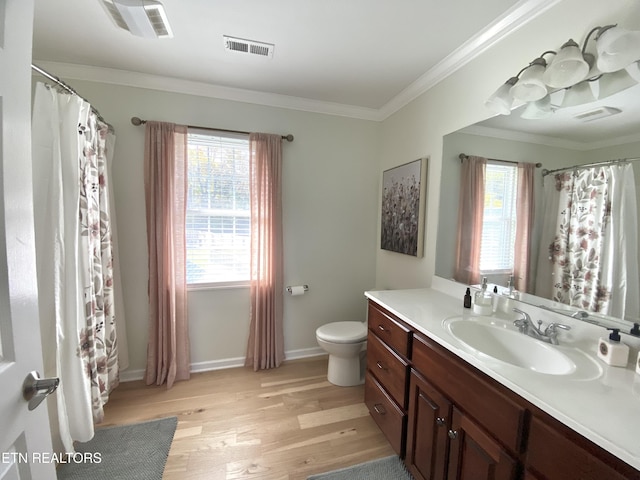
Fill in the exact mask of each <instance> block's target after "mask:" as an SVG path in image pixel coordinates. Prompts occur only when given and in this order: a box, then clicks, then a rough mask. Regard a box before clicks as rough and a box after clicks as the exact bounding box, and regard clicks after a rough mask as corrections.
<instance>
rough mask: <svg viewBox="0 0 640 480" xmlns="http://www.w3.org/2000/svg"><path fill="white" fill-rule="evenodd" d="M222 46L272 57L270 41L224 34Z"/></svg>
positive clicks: (250, 53) (239, 51)
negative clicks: (265, 41) (257, 40)
mask: <svg viewBox="0 0 640 480" xmlns="http://www.w3.org/2000/svg"><path fill="white" fill-rule="evenodd" d="M222 38H223V40H224V48H225V50H228V51H230V52H237V53H246V54H249V55H256V56H259V57H265V58H272V57H273V48H274V45H273V44H272V43H264V42H256V41H254V40H245V39H244V38H236V37H229V36H227V35H224V36H223V37H222Z"/></svg>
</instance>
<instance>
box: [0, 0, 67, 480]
mask: <svg viewBox="0 0 640 480" xmlns="http://www.w3.org/2000/svg"><path fill="white" fill-rule="evenodd" d="M33 8H34V4H33V0H0V392H1V393H0V479H2V480H7V479H11V480H14V479H31V478H33V479H37V480H49V479H55V477H56V475H55V466H54V464H53V463H52V460H51V453H52V451H51V434H50V430H49V419H48V415H47V409H46V403H45V402H43V403H42V404H41V405H40V407H38V408H36V409H35V410H33V411H29V409H28V408H27V402H26V401H25V400H24V398H23V396H22V384H23V382H24V380H25V378H26V377H27V375H28V374H29V372H31V371H39V372H42V353H41V344H40V326H39V320H38V293H37V283H36V262H35V243H34V233H33V201H32V194H31V120H30V117H31V37H32V31H33Z"/></svg>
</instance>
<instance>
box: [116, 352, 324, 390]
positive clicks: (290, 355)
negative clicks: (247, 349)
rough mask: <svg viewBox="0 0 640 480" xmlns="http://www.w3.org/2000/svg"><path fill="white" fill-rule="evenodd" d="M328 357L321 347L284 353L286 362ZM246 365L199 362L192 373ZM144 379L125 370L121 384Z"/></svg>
mask: <svg viewBox="0 0 640 480" xmlns="http://www.w3.org/2000/svg"><path fill="white" fill-rule="evenodd" d="M321 355H326V352H325V351H324V350H322V349H321V348H320V347H314V348H303V349H300V350H291V351H289V352H285V353H284V358H285V360H298V359H300V358H310V357H318V356H321ZM243 365H244V357H236V358H225V359H221V360H209V361H207V362H197V363H192V364H191V373H199V372H210V371H212V370H222V369H224V368H235V367H242V366H243ZM143 378H144V369H139V370H123V371H121V372H120V381H121V382H133V381H137V380H142V379H143Z"/></svg>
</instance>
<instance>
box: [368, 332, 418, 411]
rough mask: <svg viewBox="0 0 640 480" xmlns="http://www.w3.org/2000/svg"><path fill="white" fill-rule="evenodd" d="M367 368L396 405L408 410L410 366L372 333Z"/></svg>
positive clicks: (369, 341) (369, 336)
mask: <svg viewBox="0 0 640 480" xmlns="http://www.w3.org/2000/svg"><path fill="white" fill-rule="evenodd" d="M367 368H368V369H369V370H370V371H371V373H372V374H373V375H374V376H375V377H376V378H377V379H378V381H379V382H380V383H381V384H382V385H384V388H385V389H386V390H387V392H389V394H390V395H391V396H392V397H393V399H394V400H395V401H396V403H397V404H398V405H400V406H402V407H403V408H406V407H407V405H406V397H407V395H406V392H407V375H408V372H409V364H408V363H407V362H406V361H405V360H403V359H402V358H401V357H400V356H399V355H398V354H397V353H395V352H394V351H393V350H391V349H390V348H389V347H387V346H386V345H385V344H384V343H383V342H382V340H380V339H379V338H378V337H376V336H375V335H374V334H373V333H372V332H371V331H370V332H369V335H368V337H367Z"/></svg>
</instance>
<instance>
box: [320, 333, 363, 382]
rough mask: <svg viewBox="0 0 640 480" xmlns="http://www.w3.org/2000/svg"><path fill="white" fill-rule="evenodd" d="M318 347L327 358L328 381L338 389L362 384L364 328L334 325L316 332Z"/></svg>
mask: <svg viewBox="0 0 640 480" xmlns="http://www.w3.org/2000/svg"><path fill="white" fill-rule="evenodd" d="M316 339H317V340H318V345H320V347H322V349H323V350H324V351H326V352H327V353H328V354H329V369H328V371H327V380H329V381H330V382H331V383H333V384H334V385H338V386H340V387H352V386H354V385H361V384H362V383H364V371H365V362H366V347H367V324H366V323H363V322H333V323H327V324H326V325H322V326H321V327H319V328H318V329H317V330H316Z"/></svg>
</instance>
